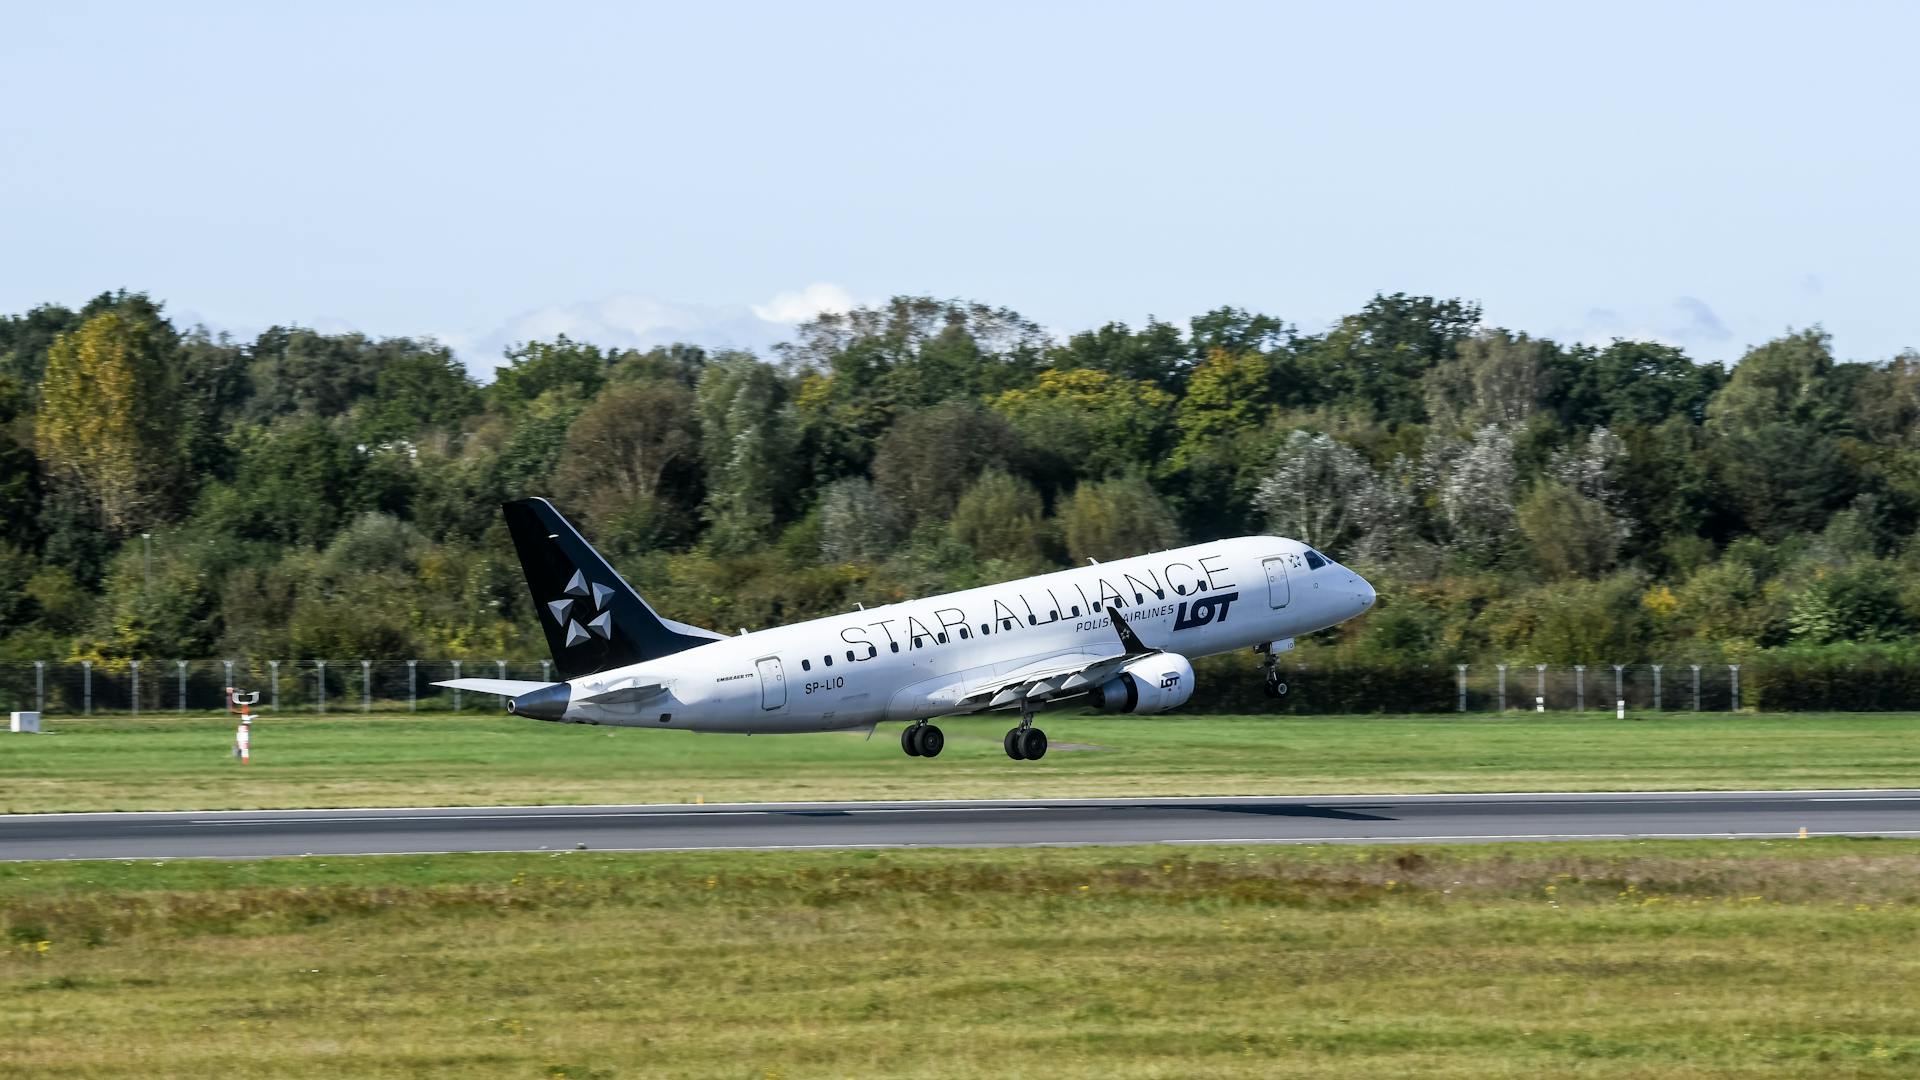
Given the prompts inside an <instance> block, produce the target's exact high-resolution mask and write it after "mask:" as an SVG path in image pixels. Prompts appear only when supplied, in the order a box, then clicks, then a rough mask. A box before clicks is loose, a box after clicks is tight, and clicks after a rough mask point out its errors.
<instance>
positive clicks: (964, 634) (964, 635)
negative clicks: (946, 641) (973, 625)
mask: <svg viewBox="0 0 1920 1080" xmlns="http://www.w3.org/2000/svg"><path fill="white" fill-rule="evenodd" d="M971 637H973V631H971V630H968V629H967V628H966V627H964V626H963V627H961V628H960V640H961V641H966V640H967V639H969V638H971Z"/></svg>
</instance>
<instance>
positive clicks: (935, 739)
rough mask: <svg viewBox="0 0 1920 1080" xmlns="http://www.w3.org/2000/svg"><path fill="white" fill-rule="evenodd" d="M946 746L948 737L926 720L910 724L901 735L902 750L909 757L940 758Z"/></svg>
mask: <svg viewBox="0 0 1920 1080" xmlns="http://www.w3.org/2000/svg"><path fill="white" fill-rule="evenodd" d="M946 745H947V737H946V736H945V735H943V734H941V732H940V729H939V728H937V727H934V726H933V725H932V724H929V723H927V722H926V721H925V720H921V721H918V722H916V723H912V724H908V725H907V728H906V730H905V731H902V732H901V733H900V749H902V750H905V751H906V752H907V756H908V757H939V756H940V751H941V750H943V749H945V748H946Z"/></svg>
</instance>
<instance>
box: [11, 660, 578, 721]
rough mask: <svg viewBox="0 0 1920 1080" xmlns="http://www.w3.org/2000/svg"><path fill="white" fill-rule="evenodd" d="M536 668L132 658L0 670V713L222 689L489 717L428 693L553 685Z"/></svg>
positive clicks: (96, 708) (326, 705)
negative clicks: (464, 682) (487, 684)
mask: <svg viewBox="0 0 1920 1080" xmlns="http://www.w3.org/2000/svg"><path fill="white" fill-rule="evenodd" d="M552 671H553V667H552V663H551V661H545V660H534V661H525V660H139V661H132V660H127V661H119V662H116V663H109V662H98V663H95V662H87V661H80V662H75V663H53V662H48V661H29V662H0V712H8V711H13V710H27V709H31V710H34V711H37V712H41V713H45V714H47V715H50V716H91V715H97V714H121V715H136V716H138V715H149V714H151V715H164V714H167V713H176V714H177V713H189V712H193V713H205V712H223V711H225V709H226V688H227V687H228V686H233V687H236V688H237V689H239V690H240V691H241V692H243V693H258V694H259V695H260V701H259V703H258V704H256V705H254V706H253V707H252V708H253V711H254V712H256V713H261V714H268V715H271V714H274V713H286V712H302V713H328V712H448V711H454V710H460V711H470V710H476V709H478V710H485V711H498V710H499V708H500V701H501V699H500V698H498V697H496V696H494V695H492V694H476V693H473V692H471V691H466V692H463V691H459V690H448V689H445V688H443V687H438V686H434V685H433V684H434V683H435V682H438V681H441V680H446V679H458V678H481V679H518V680H522V681H534V680H539V681H543V682H550V681H552Z"/></svg>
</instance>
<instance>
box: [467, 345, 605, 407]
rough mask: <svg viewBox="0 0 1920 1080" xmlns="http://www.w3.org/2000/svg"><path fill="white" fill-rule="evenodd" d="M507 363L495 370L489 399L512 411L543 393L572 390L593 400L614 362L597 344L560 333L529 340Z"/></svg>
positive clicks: (512, 351)
mask: <svg viewBox="0 0 1920 1080" xmlns="http://www.w3.org/2000/svg"><path fill="white" fill-rule="evenodd" d="M506 358H507V362H506V363H505V364H504V365H502V366H501V367H499V368H498V369H497V370H495V371H494V375H493V385H492V386H490V387H488V388H487V398H488V400H489V401H490V402H492V403H493V404H494V405H495V406H498V407H500V408H507V409H512V408H516V407H523V406H526V405H529V404H531V403H532V402H533V401H534V400H535V399H537V398H539V397H540V396H541V395H542V394H546V393H548V392H550V391H554V390H561V389H565V390H570V391H572V392H573V394H574V396H576V397H578V398H581V399H583V400H584V399H590V398H592V397H593V395H595V394H597V393H599V392H600V388H601V387H602V386H605V385H606V382H607V373H608V368H609V367H610V360H611V358H609V357H608V356H607V354H606V353H604V352H602V351H601V350H600V347H599V346H597V345H587V344H584V343H581V342H577V341H574V340H572V339H571V338H569V337H567V335H565V334H560V335H558V336H557V337H555V338H554V339H553V340H552V341H529V342H526V343H524V344H521V345H517V346H515V347H513V348H511V349H508V350H507V354H506Z"/></svg>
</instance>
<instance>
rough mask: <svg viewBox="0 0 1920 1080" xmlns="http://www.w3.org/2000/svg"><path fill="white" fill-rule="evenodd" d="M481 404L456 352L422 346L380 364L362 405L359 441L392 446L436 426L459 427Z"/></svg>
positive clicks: (477, 393) (477, 392)
mask: <svg viewBox="0 0 1920 1080" xmlns="http://www.w3.org/2000/svg"><path fill="white" fill-rule="evenodd" d="M479 404H480V392H479V389H478V388H477V387H475V386H474V384H473V380H472V378H470V377H469V376H468V375H467V369H466V368H465V367H464V366H462V365H461V363H460V361H458V360H456V359H454V356H453V352H452V350H450V349H446V348H444V347H422V348H419V349H416V350H412V351H409V352H405V353H402V354H400V355H398V356H395V357H393V358H392V359H391V360H389V361H388V362H387V363H385V364H383V365H381V368H380V373H379V374H378V375H377V376H375V378H374V384H373V394H372V396H371V398H370V399H369V400H367V401H366V403H365V405H364V413H363V415H362V417H361V419H360V423H359V430H360V437H361V438H362V439H365V440H367V441H368V442H390V441H393V440H396V439H405V438H411V437H417V436H419V435H420V434H421V433H422V432H424V431H427V430H429V429H432V428H454V427H458V426H459V423H460V421H461V420H463V419H465V418H466V417H468V416H470V415H472V414H473V412H474V411H475V410H476V409H478V408H479Z"/></svg>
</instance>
